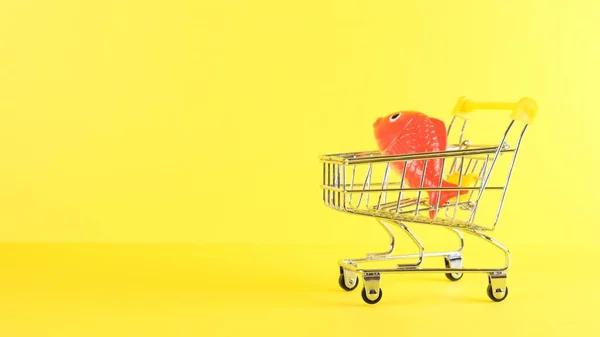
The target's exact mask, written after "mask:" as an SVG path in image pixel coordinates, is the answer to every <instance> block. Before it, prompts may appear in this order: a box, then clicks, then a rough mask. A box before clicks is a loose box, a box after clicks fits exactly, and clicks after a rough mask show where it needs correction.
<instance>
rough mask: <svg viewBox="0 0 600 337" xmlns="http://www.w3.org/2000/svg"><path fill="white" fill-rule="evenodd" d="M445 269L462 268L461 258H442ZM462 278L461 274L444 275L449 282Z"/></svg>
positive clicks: (457, 256) (451, 256)
mask: <svg viewBox="0 0 600 337" xmlns="http://www.w3.org/2000/svg"><path fill="white" fill-rule="evenodd" d="M444 263H445V264H446V268H462V256H461V255H459V254H457V255H450V256H446V257H445V258H444ZM462 277H463V273H446V278H447V279H449V280H450V281H458V280H460V279H461V278H462Z"/></svg>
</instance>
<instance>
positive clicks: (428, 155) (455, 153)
mask: <svg viewBox="0 0 600 337" xmlns="http://www.w3.org/2000/svg"><path fill="white" fill-rule="evenodd" d="M499 148H500V149H501V152H514V149H512V148H503V147H501V146H496V147H489V148H477V149H466V150H451V151H439V152H423V153H411V154H403V155H393V156H392V155H389V156H388V155H378V156H371V157H368V158H352V159H346V160H345V161H341V162H342V163H343V164H346V165H355V164H369V163H382V162H389V161H408V160H418V159H437V158H454V157H464V156H474V155H481V154H493V153H496V151H497V150H498V149H499ZM331 162H335V163H337V162H339V161H335V160H334V161H331Z"/></svg>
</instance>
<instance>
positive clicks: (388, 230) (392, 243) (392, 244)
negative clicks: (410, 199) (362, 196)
mask: <svg viewBox="0 0 600 337" xmlns="http://www.w3.org/2000/svg"><path fill="white" fill-rule="evenodd" d="M377 222H379V224H380V225H381V227H383V228H384V229H385V231H386V233H387V234H388V236H389V238H390V249H388V250H387V251H385V252H381V253H371V254H367V258H372V257H377V256H386V255H390V254H392V253H393V252H394V249H396V237H395V236H394V232H393V231H392V229H391V228H390V227H389V226H388V225H386V223H385V222H383V221H381V220H379V219H377Z"/></svg>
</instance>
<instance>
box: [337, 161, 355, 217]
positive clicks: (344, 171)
mask: <svg viewBox="0 0 600 337" xmlns="http://www.w3.org/2000/svg"><path fill="white" fill-rule="evenodd" d="M347 169H348V166H346V165H344V169H343V170H342V180H343V182H344V190H345V189H346V170H347ZM338 187H339V186H338ZM342 194H343V196H344V200H343V204H344V206H343V209H344V210H345V209H346V208H347V207H348V204H347V203H346V194H347V193H346V191H343V192H342ZM351 195H352V194H351Z"/></svg>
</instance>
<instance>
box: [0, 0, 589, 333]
mask: <svg viewBox="0 0 600 337" xmlns="http://www.w3.org/2000/svg"><path fill="white" fill-rule="evenodd" d="M599 31H600V4H599V3H598V2H596V1H592V0H588V1H583V0H576V1H570V2H568V4H567V2H565V1H562V2H560V1H536V0H529V1H517V0H510V1H508V0H505V1H475V0H472V1H466V0H461V1H410V2H409V1H371V2H366V1H300V2H288V1H264V0H261V1H211V2H208V1H182V0H179V1H163V2H160V1H116V0H112V1H67V0H57V1H0V144H2V145H1V146H0V224H1V225H0V240H2V241H4V242H6V244H5V245H3V246H2V247H4V248H2V249H3V251H4V254H0V255H2V256H3V257H2V265H3V266H6V267H0V270H3V271H2V272H0V273H1V276H2V277H1V279H2V281H1V282H3V285H2V288H3V290H2V296H3V297H4V300H1V299H0V303H2V304H0V306H3V310H4V313H9V315H8V316H6V317H8V318H3V319H4V320H5V321H4V323H5V324H3V325H0V329H5V331H7V333H2V335H6V336H17V335H37V336H39V335H41V334H34V333H33V331H34V329H37V328H40V327H44V326H52V328H50V329H51V330H50V331H51V332H49V333H48V334H50V333H52V334H56V335H62V336H64V335H65V333H68V332H69V331H72V332H75V331H79V334H80V335H81V333H86V334H88V333H90V332H89V330H88V329H89V328H90V327H95V328H92V330H93V329H99V330H94V331H102V332H104V333H108V332H107V330H106V329H109V328H110V329H113V328H114V330H113V331H112V332H111V334H112V335H115V334H117V333H120V334H122V335H124V336H125V335H126V336H132V335H133V334H135V331H145V332H147V333H150V332H157V333H159V334H161V335H165V336H166V335H172V336H181V335H183V334H187V333H190V334H193V333H195V335H204V334H203V333H202V329H209V330H210V331H214V334H213V333H206V332H205V333H206V335H207V336H212V335H218V334H220V333H225V332H228V331H229V332H232V331H233V330H232V329H235V328H240V329H246V330H240V331H255V330H254V329H251V328H257V327H259V326H262V327H263V328H264V329H266V330H265V331H267V332H276V331H278V329H279V328H278V327H280V328H281V329H282V330H281V331H285V333H288V332H292V333H299V334H300V335H302V334H305V333H311V334H313V335H314V334H315V332H318V331H321V332H324V333H325V332H340V331H343V330H342V326H343V325H344V324H348V323H351V324H350V327H351V328H353V329H358V330H359V331H355V332H356V333H358V332H361V331H364V332H366V331H368V329H371V328H373V329H377V331H378V333H383V332H382V330H380V329H394V331H395V332H394V333H400V334H405V335H430V333H431V334H434V333H436V334H446V335H447V334H454V333H456V334H460V335H465V334H466V333H465V330H464V329H467V328H468V327H470V326H472V325H473V326H474V327H475V328H481V329H483V330H478V331H479V332H478V334H481V333H484V332H485V333H486V334H489V333H492V334H493V333H494V331H495V332H498V333H500V332H502V330H503V329H505V328H506V329H508V332H510V333H515V334H517V333H523V334H524V335H527V333H533V332H534V331H536V330H539V331H541V333H540V334H538V335H540V336H542V335H543V336H549V335H552V334H556V335H568V334H577V335H580V336H583V335H592V333H591V332H589V330H588V327H589V326H590V325H589V324H591V321H590V320H591V318H590V317H591V315H592V311H590V310H592V309H589V310H587V311H586V310H584V308H586V305H590V306H591V305H592V304H593V303H597V301H596V302H594V299H595V300H597V299H598V292H597V290H595V289H594V287H593V284H594V281H593V278H592V277H593V275H594V271H593V270H592V271H590V272H583V271H579V269H577V267H585V266H587V265H588V261H589V263H590V264H591V265H595V264H596V263H597V261H598V257H600V254H598V244H597V237H598V235H599V234H600V230H599V229H598V228H599V227H598V224H597V221H595V220H594V215H595V212H594V210H595V207H596V206H595V201H596V200H597V198H598V197H597V192H596V189H597V188H598V187H600V186H599V185H600V184H599V183H598V179H597V168H596V164H595V160H596V159H597V158H598V156H597V153H598V152H597V148H598V146H599V145H600V141H599V140H598V139H599V138H598V137H597V134H598V131H597V129H598V125H599V124H598V120H599V117H598V116H599V114H598V109H599V106H598V103H597V99H596V94H597V81H598V78H600V67H599V66H598V60H599V59H600V47H598V46H599V43H600V35H599V34H598V33H599ZM461 95H469V96H471V97H473V98H475V99H483V100H508V101H514V100H517V99H519V98H520V97H522V96H531V97H533V98H535V99H536V100H537V101H538V103H539V106H540V112H539V115H538V118H537V119H536V121H535V123H534V125H533V126H532V127H531V128H530V130H529V132H528V134H527V135H526V138H525V141H524V144H523V151H522V152H521V153H520V158H519V160H518V162H517V168H516V172H515V176H514V179H513V181H512V185H511V188H510V190H509V193H508V198H507V205H506V208H505V214H503V216H502V219H501V223H500V224H499V230H498V232H497V237H498V238H499V239H500V240H502V241H503V242H504V243H506V244H507V245H508V246H509V247H510V248H513V247H514V249H513V253H514V254H515V256H514V258H515V264H516V266H515V270H514V272H513V274H510V275H513V276H512V278H511V279H510V280H511V281H509V282H513V281H512V280H513V279H514V283H509V284H511V285H513V284H514V286H513V287H512V288H511V295H509V298H508V299H507V301H506V302H503V303H501V304H500V305H496V306H493V305H494V304H489V303H488V302H489V301H486V300H487V299H486V298H485V294H484V289H485V286H486V285H485V278H484V277H480V278H477V277H472V279H473V280H477V281H476V282H472V283H469V282H470V281H469V280H470V279H471V278H467V277H465V279H464V280H461V281H460V282H462V283H460V282H459V283H460V285H456V284H448V283H443V282H442V283H436V282H433V283H427V282H425V283H421V282H420V281H419V280H421V279H420V278H419V277H420V276H419V277H415V278H413V277H412V276H410V277H407V280H406V283H403V282H401V281H399V282H398V283H394V284H395V289H394V286H390V290H389V291H387V292H386V295H385V296H384V299H383V300H382V302H381V303H380V304H378V306H379V307H377V308H376V309H375V308H374V307H368V308H365V307H364V305H362V304H363V303H362V301H361V300H360V295H359V294H358V292H354V293H352V294H350V295H349V296H350V297H344V295H345V294H340V293H339V292H338V291H337V289H336V287H337V285H336V284H335V282H336V278H337V275H336V273H337V268H336V265H335V260H336V259H338V258H341V257H346V254H349V253H352V252H355V253H356V254H355V255H359V254H362V253H364V252H366V251H367V250H379V249H382V248H384V247H385V246H386V244H387V243H386V241H385V240H386V237H385V234H384V233H383V232H382V231H381V230H380V228H378V227H377V225H376V224H375V223H374V222H373V221H370V220H368V219H364V218H360V217H352V216H346V215H343V214H341V213H337V212H333V211H331V210H329V209H327V208H325V207H324V206H323V205H322V204H321V202H322V201H321V194H320V191H319V184H320V182H321V167H320V164H319V162H318V156H319V155H321V154H324V153H331V152H342V151H358V150H369V149H373V148H374V146H375V143H374V140H373V138H372V129H371V126H372V122H373V120H374V119H375V118H376V117H378V116H380V115H383V114H387V113H389V112H391V111H396V110H401V109H418V110H421V111H424V112H427V113H429V114H431V115H433V116H436V117H438V118H441V119H443V120H445V121H446V122H448V121H449V119H450V118H449V116H450V111H451V109H452V108H453V106H454V103H455V100H456V99H457V98H458V97H459V96H461ZM498 116H499V115H498V114H490V115H485V116H483V117H482V118H485V119H487V118H489V119H490V124H491V125H495V124H494V123H495V122H491V121H492V118H496V119H498ZM506 118H508V117H506ZM506 120H507V119H506ZM500 121H501V122H502V123H504V122H503V121H502V119H501V118H500ZM502 127H503V126H502ZM424 231H425V232H426V233H425V235H426V237H427V238H429V239H430V240H431V242H436V241H437V240H440V239H438V236H436V235H435V234H436V232H435V231H433V232H432V231H427V230H425V229H424ZM430 232H431V233H430ZM429 234H432V235H429ZM27 242H38V244H33V243H31V244H29V243H27ZM40 242H41V243H40ZM59 242H98V243H101V244H99V245H79V244H65V245H51V244H50V243H59ZM132 242H137V243H140V244H142V245H141V246H139V247H143V248H136V247H138V246H137V245H108V244H113V243H114V244H117V243H132ZM13 243H15V244H13ZM162 243H200V244H201V245H192V246H177V245H175V246H171V245H167V246H163V245H162ZM107 245H108V246H107ZM152 247H154V248H152ZM182 247H184V248H182ZM185 247H193V248H185ZM254 249H256V250H254ZM351 255H352V254H350V255H349V256H351ZM475 255H477V254H475ZM196 257H197V258H198V259H196ZM588 258H589V260H588ZM483 261H484V262H485V259H484V260H483ZM252 266H254V268H252ZM558 266H560V267H558ZM161 268H162V269H161ZM238 269H239V270H240V272H239V273H238V272H237V270H238ZM182 270H183V271H182ZM240 275H241V276H243V278H241V279H240V280H239V282H240V283H237V282H235V280H236V278H238V277H241V276H240ZM510 275H509V277H511V276H510ZM436 277H437V276H435V275H433V276H431V277H430V276H427V277H426V278H425V279H433V280H436ZM215 278H221V281H219V280H218V279H215ZM442 278H443V276H442ZM390 279H392V278H390ZM43 280H47V282H46V281H43ZM48 280H49V281H48ZM463 281H464V282H463ZM182 282H183V285H182ZM244 284H245V285H244ZM519 288H520V289H519ZM384 289H386V290H387V288H384ZM108 294H111V295H110V296H109V295H108ZM131 294H136V295H135V296H134V295H131ZM513 294H514V295H513ZM111 296H112V297H111ZM339 296H341V297H339ZM465 296H466V297H467V302H461V300H462V299H463V297H465ZM469 296H470V297H469ZM482 297H483V301H482V302H478V301H479V299H480V298H482ZM342 298H344V300H342ZM469 298H471V299H472V298H474V299H475V300H474V302H473V303H471V302H468V299H469ZM583 299H585V300H583ZM103 301H104V302H103ZM582 301H589V302H582ZM161 303H162V304H161ZM582 303H583V304H582ZM253 306H259V307H260V308H262V309H260V308H258V309H257V308H252V307H253ZM528 307H531V308H532V309H527V308H528ZM115 308H119V310H122V311H118V310H117V309H115ZM153 308H154V309H153ZM169 308H171V309H172V310H170V309H169ZM215 308H217V309H215ZM588 308H591V307H588ZM115 310H116V311H115ZM144 310H146V311H144ZM369 310H372V311H369ZM29 312H33V313H34V314H38V316H36V319H39V320H38V321H35V322H38V323H39V322H44V323H43V324H42V323H39V324H37V323H33V322H34V321H32V318H31V317H30V316H29V314H28V313H29ZM115 312H118V313H120V314H123V315H125V316H127V318H123V317H122V318H117V316H116V315H117V314H116V313H115ZM73 313H75V314H77V315H79V316H77V315H76V316H74V317H72V318H70V319H69V320H66V318H65V317H67V316H69V315H71V314H73ZM84 313H89V315H87V316H85V315H84ZM133 313H135V314H133ZM576 313H577V314H579V316H577V315H576ZM268 314H273V315H275V316H274V317H275V318H273V319H272V320H270V319H267V318H266V317H267V316H268ZM448 314H451V315H454V316H452V317H446V316H447V315H448ZM57 315H58V316H57ZM62 315H66V316H64V317H63V316H62ZM136 315H137V316H136ZM80 316H81V317H80ZM125 316H124V317H125ZM76 317H80V318H81V319H80V320H78V319H77V318H76ZM82 317H86V318H82ZM119 317H121V316H119ZM303 317H304V318H303ZM354 317H356V318H354ZM524 317H529V318H530V320H529V319H525V318H524ZM59 318H65V320H64V321H62V320H61V319H59ZM361 318H364V319H365V320H361ZM546 318H547V319H548V320H549V322H546ZM161 319H164V320H165V321H164V322H163V321H161ZM295 319H299V320H300V323H292V321H293V320H295ZM103 320H104V321H103ZM69 321H71V322H74V321H77V322H82V323H77V324H69V323H68V322H69ZM165 322H168V323H165ZM286 322H287V323H286ZM306 322H309V323H306ZM411 322H412V323H413V324H410V323H411ZM46 323H47V325H45V324H46ZM163 323H164V324H163ZM278 323H281V324H284V325H279V324H278ZM414 323H420V324H423V325H421V327H422V329H424V330H419V328H418V325H414ZM78 324H79V325H81V327H79V328H78V327H77V326H79V325H78ZM161 324H162V325H161ZM318 324H324V325H325V326H326V328H319V327H318ZM407 324H408V325H407ZM452 324H455V327H456V328H457V330H448V331H444V330H442V329H444V328H449V327H451V326H452ZM505 324H506V325H505ZM96 325H97V326H96ZM290 325H292V326H290ZM175 327H178V328H177V329H180V330H177V331H176V330H173V329H175ZM284 327H285V330H283V329H284ZM405 327H406V329H407V330H403V329H405ZM138 328H139V330H137V329H138ZM32 329H33V330H32ZM569 329H571V330H569ZM167 331H170V332H169V333H167ZM490 331H492V332H490ZM561 331H562V332H561ZM348 332H349V333H353V331H352V330H348ZM404 332H406V333H404ZM282 333H283V332H282Z"/></svg>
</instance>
